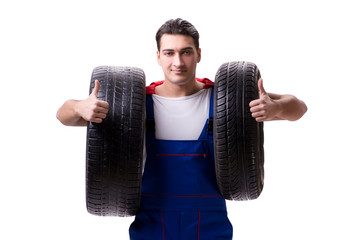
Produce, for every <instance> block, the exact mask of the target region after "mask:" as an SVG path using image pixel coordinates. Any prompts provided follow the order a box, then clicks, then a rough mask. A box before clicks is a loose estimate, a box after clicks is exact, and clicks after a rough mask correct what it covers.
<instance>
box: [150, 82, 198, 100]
mask: <svg viewBox="0 0 360 240" xmlns="http://www.w3.org/2000/svg"><path fill="white" fill-rule="evenodd" d="M203 87H204V84H203V83H201V82H199V81H197V80H196V79H194V81H191V82H189V83H187V84H182V85H179V84H174V83H172V82H170V81H167V80H165V81H164V83H163V84H161V85H160V86H157V87H156V88H155V94H156V95H159V96H162V97H169V98H176V97H184V96H190V95H192V94H194V93H197V92H198V91H200V90H201V89H203Z"/></svg>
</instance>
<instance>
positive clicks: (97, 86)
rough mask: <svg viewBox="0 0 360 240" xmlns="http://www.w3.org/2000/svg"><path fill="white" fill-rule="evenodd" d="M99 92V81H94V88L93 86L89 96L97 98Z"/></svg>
mask: <svg viewBox="0 0 360 240" xmlns="http://www.w3.org/2000/svg"><path fill="white" fill-rule="evenodd" d="M99 90H100V82H99V80H95V86H94V89H93V90H92V92H91V95H93V96H95V97H96V98H97V95H98V93H99Z"/></svg>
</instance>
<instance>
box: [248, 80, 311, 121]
mask: <svg viewBox="0 0 360 240" xmlns="http://www.w3.org/2000/svg"><path fill="white" fill-rule="evenodd" d="M258 86H259V92H260V96H259V99H256V100H253V101H251V102H250V104H249V105H250V111H251V113H252V116H253V117H254V118H255V119H256V121H257V122H263V121H272V120H289V121H296V120H298V119H300V118H301V117H302V116H303V115H304V114H305V113H306V111H307V106H306V104H305V103H304V102H303V101H301V100H299V99H298V98H296V97H295V96H293V95H290V94H284V95H280V94H275V93H267V92H266V91H265V89H264V84H263V80H262V79H261V78H260V79H259V81H258Z"/></svg>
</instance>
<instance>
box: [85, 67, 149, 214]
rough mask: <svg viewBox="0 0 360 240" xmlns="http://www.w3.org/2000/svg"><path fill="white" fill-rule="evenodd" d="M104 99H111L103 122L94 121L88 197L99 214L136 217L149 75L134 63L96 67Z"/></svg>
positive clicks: (89, 143) (90, 130)
mask: <svg viewBox="0 0 360 240" xmlns="http://www.w3.org/2000/svg"><path fill="white" fill-rule="evenodd" d="M96 79H97V80H99V82H100V90H99V93H98V99H100V100H104V101H107V102H108V103H109V112H108V114H107V117H106V118H105V119H104V121H103V122H102V123H100V124H97V123H92V122H89V123H88V127H87V146H86V201H87V210H88V212H89V213H91V214H94V215H98V216H121V217H125V216H133V215H135V214H136V213H137V211H138V209H139V206H140V193H141V179H142V170H143V147H144V146H143V144H144V126H145V125H144V123H145V75H144V72H143V71H142V70H141V69H137V68H130V67H111V66H102V67H96V68H95V69H94V70H93V73H92V77H91V84H90V93H91V92H92V89H93V88H94V83H95V80H96Z"/></svg>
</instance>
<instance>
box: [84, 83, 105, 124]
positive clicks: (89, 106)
mask: <svg viewBox="0 0 360 240" xmlns="http://www.w3.org/2000/svg"><path fill="white" fill-rule="evenodd" d="M99 89H100V82H99V81H98V80H95V87H94V89H93V90H92V92H91V94H90V95H89V97H88V98H87V99H85V100H83V101H81V102H79V103H78V106H77V109H78V112H79V113H80V115H81V117H82V118H83V119H85V120H86V121H90V122H94V123H101V122H102V121H103V119H105V118H106V114H107V112H108V109H109V104H108V103H107V102H105V101H101V100H98V98H97V95H98V93H99Z"/></svg>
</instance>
